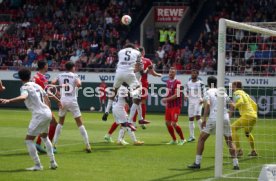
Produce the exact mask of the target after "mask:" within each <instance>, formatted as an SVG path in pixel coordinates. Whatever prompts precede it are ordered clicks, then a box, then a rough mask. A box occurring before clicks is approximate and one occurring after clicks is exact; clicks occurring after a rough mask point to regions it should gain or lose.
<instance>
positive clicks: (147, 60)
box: [141, 57, 152, 87]
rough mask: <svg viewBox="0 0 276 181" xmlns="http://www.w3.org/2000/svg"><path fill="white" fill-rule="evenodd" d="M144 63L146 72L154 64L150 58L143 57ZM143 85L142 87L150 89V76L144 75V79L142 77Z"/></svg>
mask: <svg viewBox="0 0 276 181" xmlns="http://www.w3.org/2000/svg"><path fill="white" fill-rule="evenodd" d="M142 62H143V65H144V70H146V69H147V68H148V67H149V66H151V65H152V62H151V60H150V59H148V58H145V57H142ZM141 83H142V86H143V87H148V84H149V82H148V74H143V75H142V77H141Z"/></svg>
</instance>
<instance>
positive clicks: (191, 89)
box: [184, 70, 206, 142]
mask: <svg viewBox="0 0 276 181" xmlns="http://www.w3.org/2000/svg"><path fill="white" fill-rule="evenodd" d="M205 91H206V90H205V85H204V84H203V83H202V81H201V80H199V79H198V71H197V70H192V76H191V80H189V82H188V83H187V84H186V85H185V87H184V92H185V97H184V100H187V99H188V100H189V106H188V115H189V122H190V123H189V129H190V137H189V139H188V142H192V141H195V124H194V118H195V119H196V121H197V124H198V128H199V130H200V131H201V122H202V120H201V111H202V103H203V95H204V92H205ZM187 96H188V97H187Z"/></svg>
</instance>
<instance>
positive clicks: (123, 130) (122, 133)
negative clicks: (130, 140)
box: [118, 127, 125, 142]
mask: <svg viewBox="0 0 276 181" xmlns="http://www.w3.org/2000/svg"><path fill="white" fill-rule="evenodd" d="M124 135H125V129H124V128H123V127H122V128H121V129H120V131H119V136H118V142H121V141H122V140H123V138H124Z"/></svg>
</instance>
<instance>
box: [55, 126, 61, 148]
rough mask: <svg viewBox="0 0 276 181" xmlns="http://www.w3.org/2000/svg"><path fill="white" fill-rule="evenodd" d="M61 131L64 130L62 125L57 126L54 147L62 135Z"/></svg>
mask: <svg viewBox="0 0 276 181" xmlns="http://www.w3.org/2000/svg"><path fill="white" fill-rule="evenodd" d="M61 129H62V125H61V124H57V127H56V131H55V136H54V139H53V145H56V144H57V141H58V138H59V136H60V133H61Z"/></svg>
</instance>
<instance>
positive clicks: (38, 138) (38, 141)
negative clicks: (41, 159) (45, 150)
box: [36, 136, 41, 145]
mask: <svg viewBox="0 0 276 181" xmlns="http://www.w3.org/2000/svg"><path fill="white" fill-rule="evenodd" d="M36 144H38V145H41V138H40V136H38V137H37V140H36Z"/></svg>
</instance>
